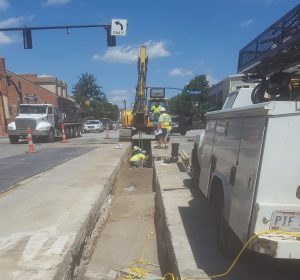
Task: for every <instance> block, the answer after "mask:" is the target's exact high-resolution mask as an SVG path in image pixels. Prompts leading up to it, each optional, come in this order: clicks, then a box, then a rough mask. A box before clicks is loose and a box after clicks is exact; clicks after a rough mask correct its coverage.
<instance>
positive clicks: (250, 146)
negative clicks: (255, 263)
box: [192, 89, 300, 259]
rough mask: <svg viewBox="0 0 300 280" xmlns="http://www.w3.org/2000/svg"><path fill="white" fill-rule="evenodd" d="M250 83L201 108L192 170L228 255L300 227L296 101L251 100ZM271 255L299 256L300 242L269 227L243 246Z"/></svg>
mask: <svg viewBox="0 0 300 280" xmlns="http://www.w3.org/2000/svg"><path fill="white" fill-rule="evenodd" d="M251 92H252V90H251V89H240V90H238V91H235V92H233V93H230V94H229V95H228V98H227V100H226V102H225V104H224V106H223V109H222V110H220V111H214V112H209V113H207V114H206V130H205V133H203V135H202V137H197V141H196V143H195V146H194V151H193V160H192V162H193V163H192V165H194V167H193V166H192V170H193V172H192V174H193V177H194V178H196V182H197V184H198V186H199V188H200V190H201V192H202V193H203V194H204V195H205V196H206V197H207V199H208V200H209V202H210V205H211V206H212V209H213V211H214V213H215V214H216V219H217V231H218V233H217V242H218V245H219V248H220V249H221V251H223V253H225V254H233V253H234V252H235V249H236V246H235V245H237V244H238V243H241V242H242V243H245V242H246V241H247V240H248V239H249V238H250V237H252V236H253V235H255V234H259V233H261V232H265V231H269V230H283V231H288V232H293V233H300V172H299V166H300V152H299V137H298V136H299V133H300V102H299V101H270V102H265V103H259V104H252V102H251ZM248 248H249V249H251V250H254V251H256V252H259V253H264V254H268V255H270V256H272V257H274V258H291V259H299V258H300V240H299V238H297V237H295V236H289V235H285V234H281V235H278V234H276V233H274V232H269V233H268V234H264V235H260V236H258V237H257V238H256V239H255V240H254V241H253V242H252V243H250V244H249V246H248Z"/></svg>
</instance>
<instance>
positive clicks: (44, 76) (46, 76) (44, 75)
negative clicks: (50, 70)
mask: <svg viewBox="0 0 300 280" xmlns="http://www.w3.org/2000/svg"><path fill="white" fill-rule="evenodd" d="M38 77H39V78H48V77H53V76H52V75H48V74H41V75H38Z"/></svg>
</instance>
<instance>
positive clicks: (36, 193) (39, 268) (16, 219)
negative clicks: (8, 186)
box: [0, 143, 130, 280]
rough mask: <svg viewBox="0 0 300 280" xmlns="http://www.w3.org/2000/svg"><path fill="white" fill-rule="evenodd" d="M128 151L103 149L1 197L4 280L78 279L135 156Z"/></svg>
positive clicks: (0, 250) (126, 148)
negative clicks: (96, 229) (120, 177)
mask: <svg viewBox="0 0 300 280" xmlns="http://www.w3.org/2000/svg"><path fill="white" fill-rule="evenodd" d="M122 147H123V148H122V149H116V144H111V145H108V144H106V145H103V146H100V147H99V148H97V149H96V150H93V151H91V152H89V153H86V154H84V155H82V156H80V157H77V158H75V159H73V160H70V161H68V162H66V163H64V164H61V165H59V166H56V167H55V168H53V169H51V170H48V171H46V172H44V173H41V174H39V175H36V176H34V177H32V178H29V179H27V180H25V181H22V182H21V184H20V186H19V187H17V188H15V189H13V190H12V191H10V192H8V193H5V194H3V195H1V196H0V212H1V216H0V263H1V265H0V274H1V279H2V280H6V279H17V280H19V279H20V280H21V279H22V280H23V279H26V280H28V279H29V280H30V279H43V280H44V279H70V278H72V276H73V275H76V273H77V267H78V265H79V262H80V257H81V254H82V251H83V247H84V245H85V244H86V243H87V242H88V241H89V239H90V235H91V234H92V229H93V226H94V225H95V222H96V220H97V219H98V218H99V215H101V214H100V213H101V212H100V210H101V207H102V206H103V205H105V201H106V200H107V199H108V197H109V193H110V190H111V187H112V185H113V183H114V180H115V177H116V173H117V171H118V169H119V167H120V165H121V162H122V161H123V160H125V158H126V157H127V155H128V153H129V147H130V145H129V144H127V143H123V144H122ZM118 148H119V147H118ZM16 172H17V171H16ZM104 212H105V211H104Z"/></svg>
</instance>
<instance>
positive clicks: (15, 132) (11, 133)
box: [7, 130, 48, 137]
mask: <svg viewBox="0 0 300 280" xmlns="http://www.w3.org/2000/svg"><path fill="white" fill-rule="evenodd" d="M7 134H8V136H19V137H27V136H28V132H27V131H26V130H8V132H7ZM31 135H32V137H38V136H48V130H42V131H38V130H33V131H32V133H31Z"/></svg>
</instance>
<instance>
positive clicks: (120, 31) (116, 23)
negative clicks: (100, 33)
mask: <svg viewBox="0 0 300 280" xmlns="http://www.w3.org/2000/svg"><path fill="white" fill-rule="evenodd" d="M126 33H127V19H112V21H111V35H112V36H125V35H126Z"/></svg>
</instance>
